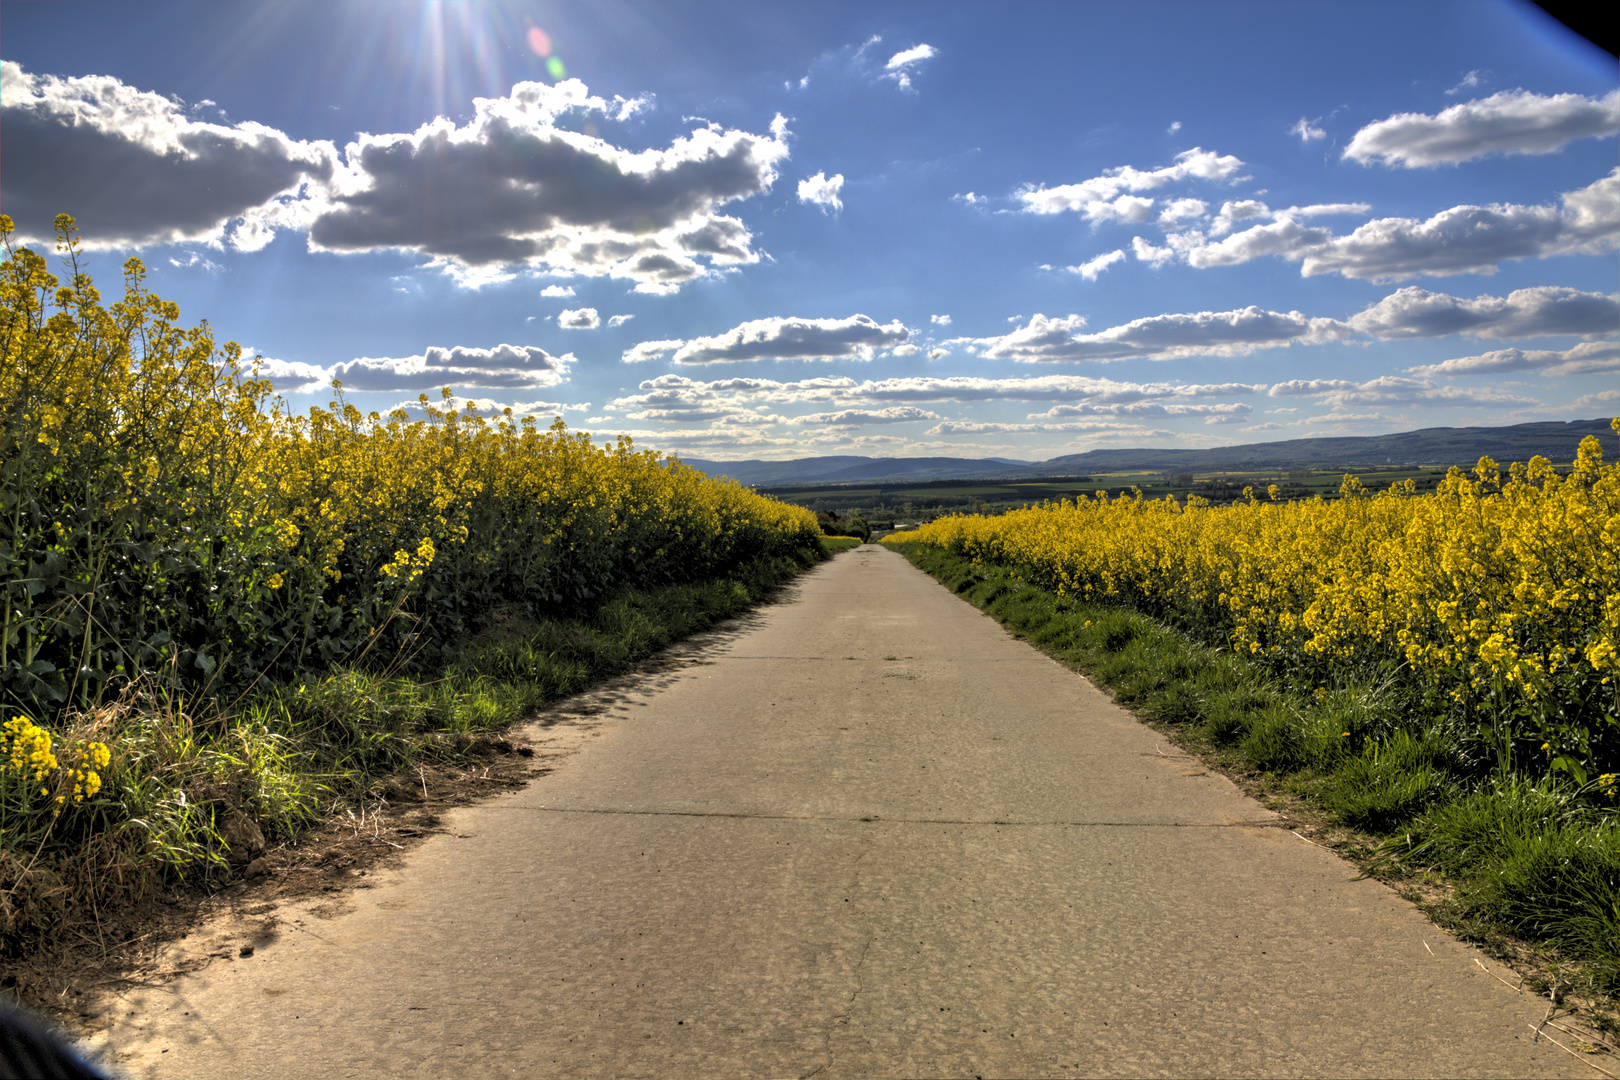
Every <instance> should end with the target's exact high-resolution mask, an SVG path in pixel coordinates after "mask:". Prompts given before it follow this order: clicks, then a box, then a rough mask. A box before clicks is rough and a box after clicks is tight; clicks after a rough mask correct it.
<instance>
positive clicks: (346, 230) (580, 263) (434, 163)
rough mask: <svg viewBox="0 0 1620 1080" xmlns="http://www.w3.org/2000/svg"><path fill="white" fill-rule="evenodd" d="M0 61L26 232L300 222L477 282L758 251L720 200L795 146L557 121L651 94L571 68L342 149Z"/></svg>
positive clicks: (725, 133) (771, 170)
mask: <svg viewBox="0 0 1620 1080" xmlns="http://www.w3.org/2000/svg"><path fill="white" fill-rule="evenodd" d="M0 78H3V81H4V95H3V96H4V128H5V133H6V136H5V138H6V150H7V159H8V164H7V169H6V178H5V185H6V186H5V194H6V206H7V211H8V212H9V213H11V215H12V216H13V218H15V219H17V220H18V224H19V232H20V233H24V234H26V235H29V236H44V237H48V236H49V235H50V219H51V217H52V216H53V215H54V214H55V213H56V212H57V211H58V210H59V209H60V207H61V206H63V205H70V206H72V207H74V208H75V212H76V213H78V214H79V215H81V217H82V218H83V220H84V222H85V225H86V232H87V236H88V239H89V241H90V242H92V243H93V244H101V245H112V244H120V245H126V246H127V245H137V246H138V245H144V244H154V243H168V242H173V241H178V240H205V241H209V242H216V243H221V242H222V243H229V244H230V245H231V246H233V247H236V248H238V249H244V250H251V249H255V248H259V247H262V246H264V245H265V244H267V243H269V242H270V240H271V239H272V238H273V236H274V235H275V232H276V231H277V230H278V229H302V230H307V232H308V242H309V246H310V248H311V249H312V250H316V251H327V252H365V251H379V250H397V251H408V252H413V253H416V254H419V255H423V256H426V257H427V258H428V259H429V260H430V262H431V264H433V265H436V266H439V267H440V268H442V269H444V270H446V271H448V272H450V273H451V274H452V275H453V276H455V277H456V278H457V279H458V280H460V281H462V282H463V283H464V284H474V285H476V284H482V283H485V282H489V281H498V280H503V279H504V278H506V277H509V276H511V273H512V272H513V271H514V269H517V268H524V267H527V268H533V269H542V268H543V269H551V270H557V271H563V272H566V273H576V274H583V275H586V276H610V277H615V278H620V279H623V280H627V281H632V282H635V284H636V288H637V289H638V290H639V291H643V292H654V293H668V292H673V291H675V290H677V289H678V288H679V287H680V286H681V285H682V284H683V283H685V282H688V281H691V280H693V279H696V278H699V277H704V276H707V275H709V274H712V273H714V272H715V271H716V269H717V268H724V267H731V266H738V265H743V264H748V263H753V262H757V261H758V260H759V258H760V256H759V253H758V252H756V251H754V250H753V248H752V247H751V244H752V241H753V237H752V235H751V234H750V233H749V231H748V229H747V228H746V227H745V226H744V225H743V223H742V222H741V221H740V220H739V219H737V218H735V217H730V216H727V215H725V214H723V213H721V212H720V208H721V207H722V206H724V205H725V204H727V203H731V202H734V201H737V200H741V199H746V198H749V197H750V196H753V195H757V194H760V193H762V192H765V191H768V190H769V189H770V187H771V185H772V184H773V183H774V182H775V180H776V176H777V167H778V166H779V164H780V163H781V162H782V161H784V160H785V159H786V158H787V156H788V148H787V144H786V142H785V141H784V136H785V127H783V126H782V125H780V124H776V123H773V125H772V135H771V136H770V137H765V136H761V135H755V134H751V133H749V132H745V131H735V130H726V129H723V128H721V127H719V126H718V125H713V124H709V125H706V126H704V127H701V128H699V129H698V130H696V131H693V132H692V133H691V134H690V135H689V136H685V137H682V138H677V139H675V140H674V141H673V142H672V143H671V144H670V145H669V146H668V147H667V148H665V149H649V150H643V151H630V150H625V149H621V148H619V147H616V146H614V145H612V144H611V143H609V142H607V141H606V140H605V139H602V138H598V137H596V136H594V135H588V134H585V133H583V132H579V131H574V130H572V129H571V128H569V127H567V126H563V125H561V124H560V123H559V121H561V120H563V119H564V118H565V117H568V116H570V115H573V114H579V113H591V112H595V113H600V114H603V115H604V116H610V117H618V118H623V117H625V116H628V115H631V114H634V113H635V112H636V111H638V110H639V109H640V108H642V107H644V106H643V105H641V104H636V101H641V100H642V99H636V101H633V102H628V103H627V102H625V101H624V100H623V99H615V100H614V102H612V103H611V104H610V103H609V102H606V101H604V100H603V99H602V98H600V97H596V96H593V95H591V94H590V92H589V90H588V89H587V88H586V86H585V84H584V83H582V82H580V81H579V80H577V79H569V80H565V81H564V82H561V83H558V84H556V85H555V86H550V85H546V84H544V83H534V82H522V83H517V84H516V85H514V86H513V87H512V90H511V92H510V93H509V94H507V96H505V97H500V98H475V99H474V101H473V107H474V114H475V115H474V117H473V119H472V120H470V121H468V122H467V123H465V124H457V123H455V122H454V121H452V120H448V119H445V118H443V117H440V118H438V119H435V120H433V121H431V122H429V123H426V124H424V125H422V126H421V127H419V128H418V129H417V130H416V131H414V132H411V133H408V134H361V135H359V136H358V137H357V138H356V140H355V141H353V142H351V143H349V144H348V145H347V147H345V149H344V151H343V154H342V157H341V159H340V158H339V156H338V154H337V153H336V152H335V150H334V148H333V147H332V145H331V144H330V143H324V142H299V141H296V140H293V139H290V138H288V137H287V136H286V135H285V134H283V133H281V132H279V131H275V130H274V129H271V128H268V127H265V126H264V125H260V124H238V125H236V126H234V127H226V126H223V125H218V124H206V123H201V122H198V121H194V120H191V119H189V118H187V117H186V116H185V113H184V110H183V108H182V107H181V106H180V105H179V104H177V103H175V102H173V101H170V100H169V99H167V98H163V97H160V96H158V95H156V94H152V93H147V92H144V91H139V90H135V89H134V88H132V87H129V86H126V85H124V84H123V83H121V82H119V81H118V80H117V79H114V78H111V77H107V76H91V77H86V78H81V79H59V78H55V77H35V76H31V75H28V74H27V73H26V72H24V71H23V70H22V68H20V67H19V66H17V65H16V64H14V63H10V62H6V63H5V64H4V65H3V70H0Z"/></svg>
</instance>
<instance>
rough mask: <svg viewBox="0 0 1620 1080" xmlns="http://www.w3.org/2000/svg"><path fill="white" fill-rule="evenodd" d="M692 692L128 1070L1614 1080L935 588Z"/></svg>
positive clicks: (805, 631)
mask: <svg viewBox="0 0 1620 1080" xmlns="http://www.w3.org/2000/svg"><path fill="white" fill-rule="evenodd" d="M675 655H676V657H677V662H675V663H670V664H666V665H665V666H664V667H663V668H662V669H661V670H657V671H651V672H647V673H644V674H642V675H640V676H636V677H631V678H629V679H625V680H621V681H620V682H619V683H616V684H614V685H613V686H610V687H607V688H604V689H603V690H601V691H598V692H596V693H594V694H591V695H586V696H585V697H584V698H583V699H575V700H573V701H571V702H567V703H564V704H562V705H561V706H559V708H558V710H557V717H554V718H553V719H555V720H556V722H555V723H554V724H553V725H552V726H550V727H548V728H547V729H545V731H544V732H542V733H537V734H536V735H535V739H536V741H537V742H544V741H546V740H550V741H551V742H552V743H554V744H555V745H556V746H558V747H571V746H578V747H579V749H578V750H577V752H575V753H572V754H570V755H568V756H566V757H560V758H559V759H558V764H557V767H556V768H555V770H554V771H552V772H551V773H550V774H549V775H546V776H542V777H539V778H537V779H536V780H535V781H533V782H532V783H530V784H529V785H528V786H527V787H526V788H524V789H523V790H521V791H518V792H516V793H514V794H509V795H502V796H498V797H495V798H492V799H490V800H487V801H485V802H483V803H481V804H477V805H474V806H471V807H468V808H465V809H462V810H458V811H455V812H454V813H452V814H451V815H449V816H448V817H447V818H446V820H445V824H446V831H445V832H444V833H443V834H441V835H436V836H433V837H431V838H430V839H428V840H427V841H426V842H424V843H423V844H422V846H421V847H420V848H418V849H417V850H415V851H414V852H412V853H411V854H409V855H408V856H407V857H405V858H404V859H403V860H402V862H401V863H400V866H399V868H398V869H397V870H395V871H392V872H390V873H388V874H387V875H383V877H382V879H381V880H379V881H377V883H376V884H375V886H374V887H372V888H369V889H362V890H359V891H357V892H355V893H353V894H352V897H351V901H350V903H349V904H348V907H347V909H346V910H344V911H341V912H334V911H331V910H327V911H324V913H323V912H321V911H319V910H317V909H315V908H302V909H298V910H288V911H284V912H282V913H280V919H281V924H282V926H283V930H282V931H281V932H279V933H276V934H274V935H270V936H268V937H267V938H266V940H265V941H264V942H263V943H261V947H259V948H257V949H256V951H255V952H254V953H253V955H252V956H251V957H247V958H241V959H231V960H229V961H221V962H219V963H215V964H212V965H211V966H209V967H208V968H207V969H206V970H204V971H202V972H200V973H198V974H196V975H192V976H187V977H185V978H182V979H180V980H178V981H176V982H174V983H172V984H170V985H167V986H164V987H159V988H154V989H149V990H145V991H142V992H140V993H137V994H134V995H131V996H130V997H129V998H128V999H127V1002H126V1003H125V1005H124V1011H126V1012H127V1013H128V1014H129V1015H127V1016H126V1017H125V1018H124V1019H123V1021H122V1022H121V1023H120V1024H118V1025H117V1026H115V1027H113V1028H112V1029H111V1030H110V1031H109V1032H108V1033H107V1035H106V1040H105V1045H106V1046H108V1047H109V1048H110V1050H111V1052H112V1053H113V1054H114V1055H115V1058H114V1060H116V1061H117V1062H118V1067H119V1068H121V1069H123V1070H125V1071H126V1072H128V1073H129V1074H130V1075H134V1076H175V1077H216V1076H217V1077H227V1076H228V1077H299V1076H322V1077H373V1076H376V1077H381V1076H413V1077H414V1076H424V1077H427V1076H432V1077H438V1076H452V1075H454V1076H472V1077H482V1076H508V1075H511V1076H530V1077H560V1076H569V1077H573V1076H625V1077H631V1076H634V1077H699V1076H701V1077H762V1078H770V1077H810V1076H815V1077H821V1078H833V1077H869V1076H1020V1077H1023V1076H1072V1075H1106V1076H1312V1075H1315V1076H1379V1077H1384V1076H1436V1075H1444V1076H1504V1077H1522V1076H1564V1075H1568V1076H1596V1075H1597V1074H1596V1073H1594V1072H1592V1071H1591V1070H1590V1069H1588V1068H1587V1067H1586V1066H1585V1065H1583V1064H1582V1063H1581V1062H1579V1061H1576V1060H1574V1059H1572V1058H1570V1057H1568V1056H1566V1055H1565V1054H1563V1053H1562V1052H1561V1051H1560V1050H1559V1049H1557V1048H1556V1047H1552V1046H1549V1045H1547V1043H1545V1042H1540V1043H1533V1042H1532V1040H1531V1032H1530V1030H1529V1029H1528V1027H1527V1024H1534V1023H1535V1022H1536V1021H1538V1020H1540V1018H1541V1015H1542V1012H1543V1011H1544V1010H1543V1009H1542V1008H1541V1007H1539V1006H1538V1005H1537V1003H1536V1001H1535V1000H1534V999H1533V998H1531V997H1530V996H1529V995H1519V994H1515V993H1514V992H1513V991H1512V990H1510V989H1508V988H1507V987H1505V986H1503V985H1502V984H1501V983H1499V982H1497V981H1496V980H1494V979H1492V978H1491V977H1490V976H1489V975H1487V974H1486V973H1485V971H1483V970H1482V969H1481V968H1480V967H1479V966H1478V965H1477V964H1476V963H1475V958H1476V956H1477V955H1478V954H1477V953H1475V952H1474V951H1473V950H1472V949H1470V948H1468V947H1466V946H1463V945H1461V944H1459V943H1457V942H1456V941H1454V940H1452V939H1451V938H1449V937H1448V936H1447V935H1446V934H1445V933H1443V932H1442V931H1440V930H1438V929H1436V928H1435V927H1434V926H1433V925H1432V924H1430V923H1429V922H1428V921H1427V920H1426V919H1424V918H1423V917H1422V916H1421V915H1420V914H1419V913H1418V912H1417V911H1416V910H1414V909H1413V908H1412V907H1411V906H1410V905H1409V904H1407V903H1406V902H1405V901H1403V900H1401V899H1399V898H1398V897H1397V896H1395V894H1394V893H1392V892H1391V891H1390V890H1389V889H1388V888H1387V887H1385V886H1383V885H1381V884H1379V883H1377V882H1373V881H1357V880H1353V879H1354V878H1355V875H1356V871H1355V869H1354V867H1352V866H1351V865H1350V864H1348V863H1346V862H1344V861H1342V860H1340V859H1338V858H1337V857H1336V856H1334V855H1332V854H1331V853H1329V852H1328V851H1325V850H1324V849H1322V848H1319V847H1316V846H1313V845H1312V844H1310V843H1308V842H1305V841H1304V840H1302V839H1300V838H1299V837H1297V836H1295V835H1294V834H1293V833H1291V832H1290V831H1289V830H1287V829H1283V828H1279V827H1277V826H1275V824H1273V822H1272V815H1271V814H1270V813H1269V812H1268V811H1266V810H1265V809H1264V808H1262V807H1261V806H1259V805H1258V804H1256V803H1255V802H1253V801H1252V800H1250V799H1249V798H1247V797H1246V796H1244V795H1243V794H1242V793H1241V792H1240V791H1239V790H1238V788H1237V787H1236V786H1234V785H1233V784H1232V783H1231V782H1230V781H1228V780H1227V779H1225V778H1224V777H1222V776H1220V775H1217V774H1214V773H1209V772H1206V771H1205V770H1204V769H1202V768H1200V767H1199V766H1198V764H1197V763H1196V761H1194V760H1193V759H1190V758H1188V757H1186V756H1184V755H1181V754H1179V753H1178V752H1177V751H1176V750H1175V748H1174V747H1173V746H1172V745H1171V744H1169V743H1168V742H1167V741H1166V740H1164V739H1163V738H1162V737H1160V736H1159V735H1158V734H1157V733H1155V732H1154V731H1152V730H1151V729H1149V728H1147V727H1145V726H1143V725H1141V724H1139V723H1137V722H1136V721H1135V720H1133V719H1132V718H1131V716H1130V715H1129V714H1127V713H1126V712H1124V711H1123V710H1121V709H1119V708H1118V707H1116V706H1114V705H1113V704H1111V703H1110V701H1109V700H1108V698H1107V697H1106V696H1105V695H1104V694H1102V693H1100V692H1099V691H1098V690H1096V689H1095V688H1093V687H1092V686H1091V685H1090V684H1089V683H1088V682H1086V681H1085V680H1084V679H1082V678H1080V677H1079V676H1077V675H1075V674H1074V673H1072V672H1071V671H1069V670H1067V669H1065V668H1064V667H1062V666H1061V665H1059V664H1058V663H1056V662H1054V661H1052V660H1050V659H1048V658H1047V657H1045V656H1044V655H1042V654H1041V653H1039V652H1037V651H1036V650H1035V649H1033V648H1031V647H1030V646H1029V645H1027V644H1025V643H1024V642H1021V641H1018V640H1015V639H1014V638H1012V637H1010V636H1009V635H1008V634H1007V633H1006V632H1005V631H1003V630H1002V629H1001V628H1000V627H999V626H998V625H997V624H996V623H995V622H994V621H993V620H991V619H989V618H988V617H986V616H984V615H982V614H981V613H979V612H978V611H977V610H975V609H974V608H972V607H971V606H969V605H968V604H966V603H963V602H962V601H961V600H959V599H957V598H956V597H954V596H952V595H951V594H950V593H949V592H948V591H946V590H945V589H944V588H942V587H941V586H940V585H938V584H937V583H936V582H934V581H933V580H932V579H930V578H928V577H927V576H925V575H924V574H922V573H921V572H920V571H918V570H916V569H914V568H913V567H911V566H910V565H909V564H908V563H907V562H906V561H905V560H904V559H903V558H901V557H900V556H899V555H896V554H894V553H892V552H889V551H887V550H884V549H881V548H878V547H875V546H865V547H861V548H859V549H856V550H855V551H854V552H852V553H849V554H845V555H842V556H839V557H838V558H837V559H835V560H833V561H832V562H830V563H827V564H825V565H823V566H821V567H819V568H817V569H816V570H814V571H813V572H811V573H810V574H808V575H806V576H805V577H804V579H802V580H801V582H800V583H799V584H797V585H796V586H794V587H793V588H792V589H790V590H789V593H788V596H787V598H786V599H785V600H784V601H783V602H780V603H777V604H774V605H772V606H769V607H767V608H764V609H762V610H761V611H759V612H757V613H756V614H754V615H753V616H750V617H749V618H747V619H745V620H742V621H741V622H740V623H738V624H736V625H734V626H732V627H729V628H728V629H726V630H724V631H722V632H719V633H716V634H713V635H710V636H708V637H707V638H705V639H703V640H702V641H699V642H696V643H692V644H689V645H687V646H683V647H681V648H679V649H677V650H676V654H675ZM323 914H324V917H321V916H322V915H323ZM1487 963H1489V962H1488V961H1487ZM1491 966H1492V968H1493V970H1497V971H1498V972H1501V970H1502V969H1500V968H1497V967H1495V966H1494V965H1491Z"/></svg>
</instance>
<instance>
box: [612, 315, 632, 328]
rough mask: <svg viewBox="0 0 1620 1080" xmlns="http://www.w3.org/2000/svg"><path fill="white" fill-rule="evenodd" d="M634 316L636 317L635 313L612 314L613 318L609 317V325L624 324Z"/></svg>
mask: <svg viewBox="0 0 1620 1080" xmlns="http://www.w3.org/2000/svg"><path fill="white" fill-rule="evenodd" d="M633 318H635V316H634V315H614V316H612V317H611V318H609V319H608V325H609V326H623V325H624V324H625V323H627V322H629V321H630V320H631V319H633Z"/></svg>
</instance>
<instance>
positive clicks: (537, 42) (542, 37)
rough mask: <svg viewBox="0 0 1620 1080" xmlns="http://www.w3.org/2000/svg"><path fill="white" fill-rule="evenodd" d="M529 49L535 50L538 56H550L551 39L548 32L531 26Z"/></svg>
mask: <svg viewBox="0 0 1620 1080" xmlns="http://www.w3.org/2000/svg"><path fill="white" fill-rule="evenodd" d="M529 48H531V49H533V50H534V55H536V56H539V57H546V56H550V55H551V38H549V37H547V36H546V32H545V31H544V30H542V29H540V28H539V27H538V26H531V27H529Z"/></svg>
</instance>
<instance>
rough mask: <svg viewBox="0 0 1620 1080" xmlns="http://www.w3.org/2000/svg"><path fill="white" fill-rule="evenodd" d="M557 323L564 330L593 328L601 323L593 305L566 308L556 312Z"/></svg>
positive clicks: (600, 318)
mask: <svg viewBox="0 0 1620 1080" xmlns="http://www.w3.org/2000/svg"><path fill="white" fill-rule="evenodd" d="M557 325H558V326H560V327H562V328H563V329H564V330H595V329H596V328H597V327H598V326H601V325H602V317H601V316H600V315H598V314H597V313H596V309H595V308H593V307H582V308H568V309H566V310H564V311H562V312H561V313H559V314H558V316H557Z"/></svg>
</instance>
